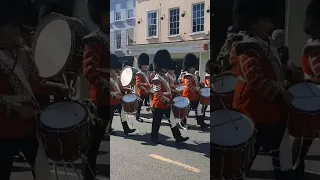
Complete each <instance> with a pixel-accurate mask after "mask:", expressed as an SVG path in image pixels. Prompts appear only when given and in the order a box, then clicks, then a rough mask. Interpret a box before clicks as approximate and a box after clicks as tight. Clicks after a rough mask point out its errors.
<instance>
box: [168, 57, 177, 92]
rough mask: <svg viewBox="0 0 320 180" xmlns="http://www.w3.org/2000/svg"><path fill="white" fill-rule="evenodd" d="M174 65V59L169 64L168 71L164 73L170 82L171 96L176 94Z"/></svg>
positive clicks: (175, 65) (175, 64)
mask: <svg viewBox="0 0 320 180" xmlns="http://www.w3.org/2000/svg"><path fill="white" fill-rule="evenodd" d="M176 67H177V63H176V62H175V61H172V64H171V66H170V68H169V69H168V72H167V73H166V77H167V79H168V82H169V84H170V88H171V93H172V96H173V97H175V96H177V93H176V75H175V74H174V70H175V69H176Z"/></svg>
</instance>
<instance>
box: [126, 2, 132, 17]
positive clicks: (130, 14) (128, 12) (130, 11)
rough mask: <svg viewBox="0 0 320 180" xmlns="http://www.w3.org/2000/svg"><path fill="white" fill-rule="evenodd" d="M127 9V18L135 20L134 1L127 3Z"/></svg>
mask: <svg viewBox="0 0 320 180" xmlns="http://www.w3.org/2000/svg"><path fill="white" fill-rule="evenodd" d="M126 5H127V6H126V8H127V18H128V19H129V18H133V0H127V1H126Z"/></svg>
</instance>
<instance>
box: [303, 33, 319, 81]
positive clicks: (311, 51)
mask: <svg viewBox="0 0 320 180" xmlns="http://www.w3.org/2000/svg"><path fill="white" fill-rule="evenodd" d="M301 66H302V70H303V72H304V74H305V77H306V78H307V79H309V78H311V79H314V80H317V81H320V40H319V39H309V40H308V41H307V43H306V45H305V47H304V48H303V50H302V55H301Z"/></svg>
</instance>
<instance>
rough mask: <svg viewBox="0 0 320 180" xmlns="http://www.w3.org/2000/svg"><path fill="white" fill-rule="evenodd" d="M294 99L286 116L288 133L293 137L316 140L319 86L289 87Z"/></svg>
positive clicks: (304, 84) (318, 115) (309, 84)
mask: <svg viewBox="0 0 320 180" xmlns="http://www.w3.org/2000/svg"><path fill="white" fill-rule="evenodd" d="M288 91H290V92H291V93H292V94H293V96H294V98H293V100H292V102H291V110H290V112H289V116H288V131H289V133H290V135H292V136H294V137H302V136H303V137H304V138H318V137H319V129H320V121H319V120H320V85H319V84H316V83H311V82H305V83H298V84H295V85H293V86H291V87H289V89H288Z"/></svg>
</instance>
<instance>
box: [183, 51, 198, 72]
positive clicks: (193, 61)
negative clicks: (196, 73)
mask: <svg viewBox="0 0 320 180" xmlns="http://www.w3.org/2000/svg"><path fill="white" fill-rule="evenodd" d="M191 67H195V68H197V67H198V58H197V56H196V55H194V54H192V53H189V54H187V55H186V56H185V57H184V60H183V70H184V71H187V70H188V69H189V68H191Z"/></svg>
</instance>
